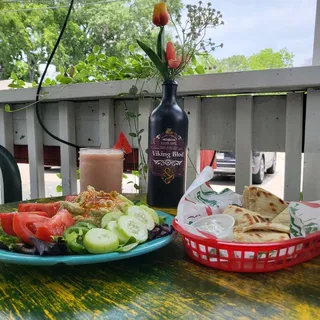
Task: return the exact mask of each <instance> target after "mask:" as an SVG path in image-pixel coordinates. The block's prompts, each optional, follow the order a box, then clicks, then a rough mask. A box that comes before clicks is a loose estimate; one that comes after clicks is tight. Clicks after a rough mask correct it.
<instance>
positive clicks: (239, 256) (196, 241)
mask: <svg viewBox="0 0 320 320" xmlns="http://www.w3.org/2000/svg"><path fill="white" fill-rule="evenodd" d="M173 227H174V228H175V229H176V230H177V231H178V232H179V233H180V234H181V236H182V239H183V244H184V248H185V250H186V253H187V254H188V256H189V257H190V258H191V259H193V260H195V261H198V262H199V263H201V264H204V265H206V266H209V267H212V268H216V269H221V270H225V271H233V272H269V271H275V270H280V269H285V268H289V267H291V266H293V265H296V264H298V263H301V262H304V261H307V260H310V259H312V258H314V257H316V256H318V255H320V231H317V232H315V233H313V234H311V235H308V236H307V237H305V238H296V239H290V240H285V241H282V242H270V243H235V242H224V241H214V240H211V239H206V238H202V237H199V236H196V235H194V234H192V233H190V232H188V231H186V230H184V229H183V228H182V227H181V226H180V225H179V224H178V223H177V221H176V219H174V221H173Z"/></svg>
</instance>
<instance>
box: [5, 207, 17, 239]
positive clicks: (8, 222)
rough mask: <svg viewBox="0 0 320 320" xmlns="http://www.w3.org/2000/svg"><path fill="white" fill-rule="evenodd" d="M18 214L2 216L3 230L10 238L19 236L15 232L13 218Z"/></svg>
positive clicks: (9, 213) (12, 213)
mask: <svg viewBox="0 0 320 320" xmlns="http://www.w3.org/2000/svg"><path fill="white" fill-rule="evenodd" d="M15 214H16V212H6V213H2V214H1V226H2V230H3V231H4V232H5V233H6V234H9V235H10V236H17V235H16V233H15V232H14V230H13V225H12V224H13V216H14V215H15Z"/></svg>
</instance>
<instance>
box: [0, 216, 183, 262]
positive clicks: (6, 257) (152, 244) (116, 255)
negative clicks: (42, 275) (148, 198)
mask: <svg viewBox="0 0 320 320" xmlns="http://www.w3.org/2000/svg"><path fill="white" fill-rule="evenodd" d="M157 212H158V214H159V216H164V217H166V220H165V223H167V224H169V225H172V221H173V219H174V217H173V216H171V215H169V214H167V213H164V212H161V211H157ZM176 235H177V233H176V232H175V231H174V232H173V233H172V234H171V235H168V236H165V237H162V238H158V239H155V240H152V241H147V242H145V243H143V244H140V245H139V246H137V247H136V248H134V249H132V250H131V251H128V252H111V253H105V254H86V255H69V256H36V255H28V254H22V253H15V252H11V251H5V250H0V262H3V263H13V264H24V265H34V266H52V265H55V264H58V263H64V264H68V265H76V264H91V263H101V262H109V261H115V260H121V259H127V258H131V257H136V256H141V255H143V254H146V253H149V252H151V251H154V250H157V249H160V248H162V247H164V246H166V245H167V244H169V243H170V242H171V241H173V240H174V239H175V237H176Z"/></svg>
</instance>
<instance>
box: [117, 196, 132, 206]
mask: <svg viewBox="0 0 320 320" xmlns="http://www.w3.org/2000/svg"><path fill="white" fill-rule="evenodd" d="M119 198H120V199H121V200H122V201H124V202H127V203H129V204H130V205H131V206H133V205H134V203H133V202H132V201H131V200H129V199H128V198H126V197H125V196H123V195H122V194H119Z"/></svg>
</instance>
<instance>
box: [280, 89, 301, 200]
mask: <svg viewBox="0 0 320 320" xmlns="http://www.w3.org/2000/svg"><path fill="white" fill-rule="evenodd" d="M302 130H303V93H288V94H287V105H286V137H285V138H286V150H285V151H286V160H285V175H284V199H285V200H287V201H298V200H299V199H300V184H301V152H302Z"/></svg>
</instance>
